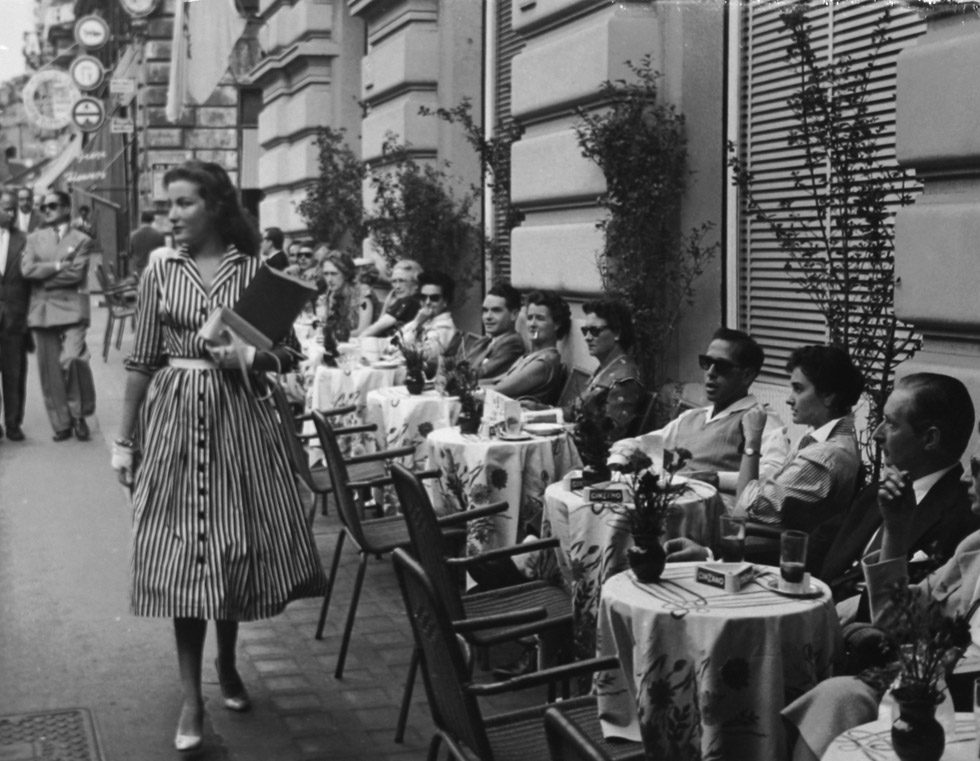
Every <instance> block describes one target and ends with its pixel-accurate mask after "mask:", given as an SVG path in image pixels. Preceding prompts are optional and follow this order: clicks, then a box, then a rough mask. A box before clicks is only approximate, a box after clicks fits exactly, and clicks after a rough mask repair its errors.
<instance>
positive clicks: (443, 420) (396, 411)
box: [364, 386, 459, 468]
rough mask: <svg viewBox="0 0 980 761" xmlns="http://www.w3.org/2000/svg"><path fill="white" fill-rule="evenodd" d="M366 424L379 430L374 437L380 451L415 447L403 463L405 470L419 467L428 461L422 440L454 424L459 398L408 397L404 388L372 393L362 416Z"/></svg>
mask: <svg viewBox="0 0 980 761" xmlns="http://www.w3.org/2000/svg"><path fill="white" fill-rule="evenodd" d="M364 416H365V419H366V421H367V422H368V423H374V424H376V425H377V426H378V430H377V432H376V434H375V438H376V440H377V445H378V447H379V448H381V449H394V448H396V447H404V446H414V447H415V456H414V457H407V458H405V459H404V461H403V464H404V465H406V466H407V467H416V468H418V467H422V466H423V465H424V464H425V460H426V458H427V457H428V446H427V445H426V443H425V438H426V436H428V435H429V434H430V433H432V431H434V430H436V429H437V428H448V427H450V426H453V425H455V424H456V419H457V418H458V417H459V398H458V397H455V396H442V395H441V394H439V393H437V392H436V391H425V392H423V393H421V394H410V393H408V390H407V389H406V388H405V387H404V386H390V387H388V388H376V389H372V390H371V391H369V392H368V394H367V407H366V409H365V413H364Z"/></svg>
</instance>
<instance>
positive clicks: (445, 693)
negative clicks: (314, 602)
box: [392, 549, 492, 760]
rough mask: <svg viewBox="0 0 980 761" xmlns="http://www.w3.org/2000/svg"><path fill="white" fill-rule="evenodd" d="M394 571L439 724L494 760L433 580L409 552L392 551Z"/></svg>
mask: <svg viewBox="0 0 980 761" xmlns="http://www.w3.org/2000/svg"><path fill="white" fill-rule="evenodd" d="M392 562H393V563H394V564H395V575H396V576H397V577H398V586H399V587H400V588H401V592H402V599H403V600H404V601H405V611H406V613H408V620H409V622H410V623H411V625H412V634H413V635H414V636H415V644H416V647H418V649H419V650H420V651H421V654H422V659H421V660H422V677H423V679H424V681H425V691H426V694H427V695H428V698H429V710H430V711H431V712H432V721H433V723H435V725H436V727H438V728H439V729H440V730H442V731H443V732H445V733H446V734H448V735H449V736H450V737H452V738H453V740H455V741H456V742H458V743H461V744H463V745H465V746H467V747H468V748H469V749H470V750H472V751H473V753H475V754H476V756H477V757H478V758H481V759H488V760H489V759H491V758H492V751H491V750H490V741H489V739H488V738H487V734H486V730H485V729H484V725H483V716H482V714H481V713H480V707H479V704H478V703H477V700H476V698H475V697H474V696H473V695H472V694H471V693H470V692H468V691H467V689H466V685H467V684H468V683H469V681H470V676H469V670H468V669H467V665H466V658H465V656H464V654H463V651H462V648H461V647H460V645H459V642H458V640H457V639H456V632H455V631H454V630H453V628H452V624H451V623H450V618H449V615H448V613H447V612H446V608H445V606H444V605H443V601H442V600H441V599H440V597H439V595H438V593H437V592H436V589H435V587H434V586H433V585H432V582H431V580H430V579H429V577H428V576H427V575H426V573H425V571H424V570H423V569H422V566H421V565H419V564H418V563H417V562H416V561H415V560H413V559H412V557H411V556H409V554H408V553H407V552H405V551H404V550H402V549H396V550H395V551H394V552H393V553H392Z"/></svg>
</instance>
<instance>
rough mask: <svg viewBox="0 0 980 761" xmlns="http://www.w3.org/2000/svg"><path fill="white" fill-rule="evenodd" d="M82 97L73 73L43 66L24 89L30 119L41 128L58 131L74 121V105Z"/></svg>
mask: <svg viewBox="0 0 980 761" xmlns="http://www.w3.org/2000/svg"><path fill="white" fill-rule="evenodd" d="M79 97H81V93H80V92H79V91H78V87H77V86H76V85H75V83H74V81H72V78H71V75H70V74H68V72H67V71H63V70H61V69H41V71H38V72H37V73H35V74H33V75H32V76H31V78H30V79H29V80H27V84H26V85H24V89H23V91H22V92H21V100H23V102H24V111H25V113H26V114H27V118H28V119H30V120H31V122H32V123H33V124H35V125H36V126H38V127H40V128H41V129H51V130H58V129H63V128H65V127H67V126H68V125H69V124H71V108H72V104H73V103H74V102H75V101H76V100H78V98H79Z"/></svg>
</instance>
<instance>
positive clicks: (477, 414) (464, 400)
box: [445, 358, 483, 433]
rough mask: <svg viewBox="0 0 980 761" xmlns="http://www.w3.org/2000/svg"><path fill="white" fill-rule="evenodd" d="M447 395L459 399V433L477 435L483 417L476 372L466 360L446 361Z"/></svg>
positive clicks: (449, 359)
mask: <svg viewBox="0 0 980 761" xmlns="http://www.w3.org/2000/svg"><path fill="white" fill-rule="evenodd" d="M445 369H446V393H447V394H449V395H450V396H458V397H459V408H460V409H459V420H458V423H459V432H460V433H476V432H477V430H479V428H480V419H481V418H482V417H483V410H482V409H481V404H480V399H479V393H478V392H479V390H480V382H479V379H478V378H477V375H476V371H475V370H474V369H473V368H472V367H471V366H470V363H469V362H467V361H466V360H465V359H461V360H458V361H457V360H455V359H451V358H446V359H445Z"/></svg>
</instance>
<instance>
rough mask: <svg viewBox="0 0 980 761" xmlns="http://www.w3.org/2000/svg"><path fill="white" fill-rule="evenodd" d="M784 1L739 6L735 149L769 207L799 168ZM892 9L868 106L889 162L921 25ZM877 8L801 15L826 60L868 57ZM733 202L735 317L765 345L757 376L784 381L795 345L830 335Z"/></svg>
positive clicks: (787, 194) (787, 192) (771, 239)
mask: <svg viewBox="0 0 980 761" xmlns="http://www.w3.org/2000/svg"><path fill="white" fill-rule="evenodd" d="M788 5H789V4H788V3H786V2H747V3H744V4H743V5H742V6H741V9H740V12H739V61H738V66H739V76H738V86H739V106H738V107H739V114H738V120H737V124H738V141H737V142H738V146H737V147H738V151H739V156H740V157H741V159H742V160H743V161H744V162H745V163H746V166H747V168H748V169H749V171H751V172H752V173H753V174H754V176H755V185H754V187H755V192H756V194H757V198H758V200H759V201H760V203H761V204H762V205H763V206H765V207H766V208H768V209H778V207H779V203H780V201H781V200H784V199H787V198H800V197H801V196H802V193H801V191H799V190H796V189H795V188H794V187H793V172H794V171H798V170H800V169H802V168H803V149H802V147H790V146H789V145H788V142H787V136H788V132H789V130H790V129H791V128H792V127H793V125H794V117H793V115H792V114H791V112H790V110H789V108H788V106H787V99H788V98H789V96H790V95H791V94H792V93H794V92H795V91H796V90H798V88H799V86H800V80H799V73H798V70H797V69H796V68H795V67H793V66H790V64H789V63H787V60H786V48H787V45H788V44H789V33H788V31H787V30H786V28H785V26H784V25H783V22H782V21H781V20H780V13H781V12H782V11H783V10H785V9H786V7H787V6H788ZM888 6H889V7H890V8H891V19H890V22H889V26H888V41H887V43H886V44H885V46H884V48H883V49H882V50H881V51H880V54H879V56H878V57H877V59H876V60H875V62H874V76H873V77H872V79H871V85H870V88H871V89H870V92H871V98H870V106H871V110H872V113H874V114H875V115H876V116H877V117H878V118H879V120H880V122H881V123H882V124H883V125H884V129H883V130H882V132H881V134H880V136H879V138H878V139H879V142H880V146H881V151H880V154H879V155H880V158H881V160H882V161H883V162H886V163H888V162H894V161H895V129H894V123H895V60H896V57H897V56H898V53H899V52H900V51H901V50H902V49H903V48H904V47H905V46H906V45H908V44H910V43H911V42H912V41H913V40H915V38H916V37H918V36H919V35H920V34H922V33H923V32H924V31H925V23H924V22H923V21H922V20H921V19H920V17H919V15H918V14H917V13H915V12H914V11H910V10H908V9H906V8H903V7H901V6H899V5H896V4H892V3H888ZM882 8H883V4H882V3H879V2H867V1H866V0H862V1H861V2H846V1H845V0H840V1H839V2H832V3H825V2H822V0H821V1H818V2H811V3H810V6H809V9H808V13H807V18H808V19H809V21H810V25H811V27H812V29H813V32H814V34H813V41H814V47H815V49H816V51H817V52H818V54H819V55H821V56H825V57H826V60H828V61H831V60H839V59H840V57H841V56H849V57H851V58H852V59H854V60H861V59H862V57H865V56H867V55H868V53H869V51H870V46H871V38H872V32H873V30H874V27H875V24H876V23H877V21H878V19H879V18H880V15H881V11H882ZM731 192H735V191H734V190H732V191H731ZM739 203H740V206H739V209H738V221H737V231H738V232H737V235H738V251H737V273H738V278H737V283H735V284H734V288H736V289H737V294H736V295H737V303H738V323H739V327H740V328H741V329H743V330H746V331H748V332H749V333H751V334H752V335H753V336H754V337H755V338H756V339H757V340H759V341H760V343H762V345H763V346H764V347H765V349H766V355H767V358H766V366H765V367H764V368H763V373H762V375H761V376H760V380H763V381H766V380H768V381H771V382H776V383H782V382H783V381H784V380H785V378H786V373H785V371H784V369H783V368H784V366H785V363H786V359H787V358H788V356H789V353H790V352H791V351H792V350H793V349H794V348H795V347H797V346H800V345H801V344H807V343H822V342H824V341H825V340H826V337H827V332H826V328H825V324H824V320H823V318H822V316H821V315H820V314H819V313H818V312H817V310H816V308H815V306H814V305H813V303H812V302H811V301H810V299H809V298H808V297H807V295H806V294H805V293H804V292H803V291H802V290H801V288H800V286H799V285H798V284H796V283H794V282H793V281H792V276H791V274H790V273H789V272H787V271H786V263H787V257H786V255H785V254H784V253H783V252H782V251H781V249H780V247H779V245H778V243H777V241H776V238H775V235H774V234H773V232H772V230H771V229H770V227H769V225H768V224H767V223H766V222H763V221H759V220H756V219H755V218H753V217H752V216H751V215H750V214H748V213H746V209H745V206H744V199H740V201H739ZM896 208H897V203H896ZM807 211H808V209H807V207H806V206H805V205H802V204H794V206H793V212H794V213H797V214H806V213H807ZM810 211H812V209H810Z"/></svg>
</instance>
